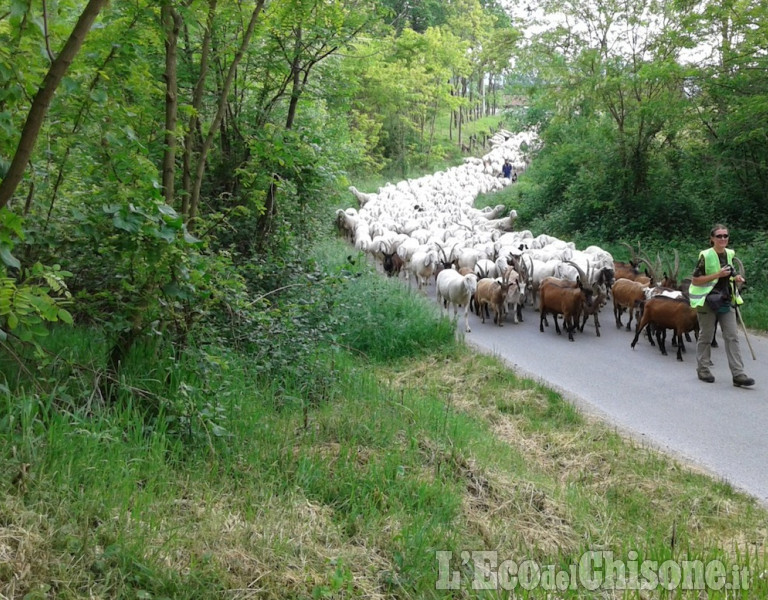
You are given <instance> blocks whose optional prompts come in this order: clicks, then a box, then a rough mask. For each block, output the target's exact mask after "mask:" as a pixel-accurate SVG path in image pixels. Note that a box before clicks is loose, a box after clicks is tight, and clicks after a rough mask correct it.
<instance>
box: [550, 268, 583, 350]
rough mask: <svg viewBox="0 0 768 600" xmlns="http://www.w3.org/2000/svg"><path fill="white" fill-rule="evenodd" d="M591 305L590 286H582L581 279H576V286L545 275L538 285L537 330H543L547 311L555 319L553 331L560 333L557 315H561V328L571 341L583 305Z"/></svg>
mask: <svg viewBox="0 0 768 600" xmlns="http://www.w3.org/2000/svg"><path fill="white" fill-rule="evenodd" d="M591 305H592V288H589V287H584V286H583V285H582V284H581V280H580V279H577V280H576V287H570V282H567V281H563V280H562V279H557V278H556V277H547V278H545V279H544V280H543V281H542V282H541V285H540V286H539V331H541V332H542V333H543V332H544V323H545V322H546V320H547V313H552V316H553V317H554V319H555V331H556V332H557V334H558V335H560V325H559V324H558V322H557V316H558V315H563V329H565V330H566V331H567V332H568V339H569V340H570V341H573V332H574V331H575V330H576V328H577V327H578V324H579V317H580V316H581V313H582V310H583V309H584V306H591Z"/></svg>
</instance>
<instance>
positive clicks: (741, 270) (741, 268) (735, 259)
mask: <svg viewBox="0 0 768 600" xmlns="http://www.w3.org/2000/svg"><path fill="white" fill-rule="evenodd" d="M733 262H735V263H736V266H737V267H738V270H739V275H741V276H742V277H743V278H744V279H746V278H747V272H746V270H745V269H744V263H743V262H741V259H740V258H739V257H738V256H734V257H733Z"/></svg>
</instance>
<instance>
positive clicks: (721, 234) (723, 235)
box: [712, 233, 728, 240]
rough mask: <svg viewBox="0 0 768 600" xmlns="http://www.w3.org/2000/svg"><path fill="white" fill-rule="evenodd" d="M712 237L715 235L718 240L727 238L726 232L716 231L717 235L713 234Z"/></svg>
mask: <svg viewBox="0 0 768 600" xmlns="http://www.w3.org/2000/svg"><path fill="white" fill-rule="evenodd" d="M712 237H716V238H717V239H718V240H727V239H728V234H727V233H718V234H717V235H713V236H712Z"/></svg>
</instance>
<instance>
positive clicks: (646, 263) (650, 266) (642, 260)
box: [640, 257, 656, 281]
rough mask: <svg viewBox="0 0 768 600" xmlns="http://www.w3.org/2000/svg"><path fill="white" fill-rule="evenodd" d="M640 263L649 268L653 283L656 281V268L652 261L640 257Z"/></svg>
mask: <svg viewBox="0 0 768 600" xmlns="http://www.w3.org/2000/svg"><path fill="white" fill-rule="evenodd" d="M640 262H641V263H643V264H644V265H645V266H646V267H648V276H649V277H650V278H651V281H655V279H656V274H655V273H654V270H653V269H654V266H653V265H652V264H651V261H649V260H648V259H647V258H643V257H640Z"/></svg>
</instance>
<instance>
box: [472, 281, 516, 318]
mask: <svg viewBox="0 0 768 600" xmlns="http://www.w3.org/2000/svg"><path fill="white" fill-rule="evenodd" d="M508 291H509V282H507V281H503V280H500V279H481V280H480V281H478V282H477V290H476V291H475V309H476V310H477V316H479V317H481V318H482V322H483V323H485V313H486V311H487V310H488V306H489V305H490V306H491V307H492V308H493V313H494V316H493V322H494V323H496V324H497V325H498V326H499V327H502V326H503V323H502V321H503V320H504V302H505V301H506V299H507V292H508Z"/></svg>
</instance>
